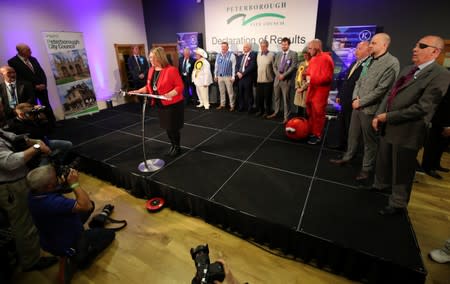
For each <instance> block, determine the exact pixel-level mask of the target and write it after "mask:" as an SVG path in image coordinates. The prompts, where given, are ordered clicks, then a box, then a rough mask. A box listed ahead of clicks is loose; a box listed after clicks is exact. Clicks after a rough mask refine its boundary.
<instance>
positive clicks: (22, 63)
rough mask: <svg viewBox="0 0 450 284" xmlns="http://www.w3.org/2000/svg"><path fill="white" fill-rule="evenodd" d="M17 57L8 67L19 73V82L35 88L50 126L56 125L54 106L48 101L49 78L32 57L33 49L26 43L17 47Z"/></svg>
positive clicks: (9, 62) (9, 61)
mask: <svg viewBox="0 0 450 284" xmlns="http://www.w3.org/2000/svg"><path fill="white" fill-rule="evenodd" d="M16 49H17V55H16V56H14V57H12V58H11V59H9V60H8V65H9V66H11V67H12V68H14V70H16V73H17V80H19V81H27V82H30V83H31V84H32V85H33V87H34V95H35V96H36V99H37V100H39V103H38V104H40V105H43V106H45V108H46V109H45V115H46V116H47V119H48V120H49V122H50V124H52V125H55V124H56V118H55V115H54V114H53V110H52V106H51V105H50V101H49V99H48V91H47V76H46V75H45V72H44V70H43V69H42V67H41V65H40V64H39V62H38V61H37V59H36V58H34V57H33V56H31V49H30V47H29V46H28V45H26V44H24V43H19V44H18V45H17V46H16Z"/></svg>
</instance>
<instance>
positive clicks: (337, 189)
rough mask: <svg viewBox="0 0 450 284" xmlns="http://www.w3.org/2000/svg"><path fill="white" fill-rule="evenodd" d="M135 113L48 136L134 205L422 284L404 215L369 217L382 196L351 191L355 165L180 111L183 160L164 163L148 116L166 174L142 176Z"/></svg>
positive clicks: (264, 124) (364, 274) (259, 126)
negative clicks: (156, 200) (65, 143)
mask: <svg viewBox="0 0 450 284" xmlns="http://www.w3.org/2000/svg"><path fill="white" fill-rule="evenodd" d="M140 109H141V105H139V104H125V105H120V106H117V107H115V108H112V109H107V110H103V111H101V112H99V113H97V114H94V115H92V116H85V117H80V118H78V119H70V120H65V121H63V122H62V123H63V124H64V127H61V128H58V129H56V131H55V133H54V134H53V136H54V137H55V138H60V139H67V140H71V141H72V142H73V144H74V149H73V153H74V154H75V155H77V156H79V157H81V161H82V162H81V170H82V171H84V172H86V173H88V174H91V175H94V176H96V177H98V178H100V179H103V180H107V181H109V182H111V183H112V184H114V185H117V186H119V187H123V188H125V189H126V190H127V191H128V192H129V193H130V194H132V195H134V196H136V197H139V198H143V199H146V198H149V197H155V196H160V197H163V198H164V199H165V200H166V203H167V206H168V207H169V208H171V209H173V210H176V211H178V212H181V213H187V214H189V215H192V216H198V217H200V218H202V219H203V220H205V221H206V222H208V223H212V224H215V225H218V226H220V227H221V228H222V229H224V230H228V231H231V232H235V233H237V234H238V235H239V236H241V237H242V238H244V239H247V238H249V239H252V240H254V241H256V242H258V243H260V244H264V245H267V246H268V247H270V248H274V249H279V250H280V251H282V252H284V253H285V254H288V255H291V256H293V257H295V258H296V259H298V260H300V261H302V262H305V263H310V264H313V265H314V266H317V267H319V268H322V269H324V270H326V271H329V272H332V273H335V274H339V275H343V276H345V277H347V278H349V279H353V280H357V281H363V282H369V283H391V282H398V283H425V277H426V274H427V272H426V270H425V267H424V264H423V261H422V256H421V251H420V249H419V246H418V243H417V240H416V236H415V232H414V229H413V227H412V225H411V221H410V219H409V217H408V215H407V214H402V215H396V216H392V217H385V216H381V215H379V214H378V213H377V212H378V210H379V209H380V208H382V207H383V206H385V205H386V204H387V196H386V195H384V194H380V193H373V192H369V191H367V190H363V189H359V188H358V183H357V182H356V181H355V180H354V176H356V174H357V173H358V171H359V167H358V165H359V161H355V163H353V164H351V165H348V166H345V167H337V166H334V165H331V164H330V163H329V162H328V160H329V159H330V158H335V157H336V156H338V155H339V154H340V152H339V151H336V150H333V149H328V148H327V147H325V145H323V144H322V145H314V146H312V145H308V144H306V142H305V141H298V142H296V141H290V140H288V139H287V137H286V136H285V135H284V126H283V125H282V124H280V122H279V121H272V120H266V119H261V118H256V117H254V115H248V114H247V113H236V112H234V113H230V112H227V111H215V110H210V111H205V110H198V109H195V108H189V107H187V108H186V109H185V125H184V128H183V129H182V131H181V145H182V153H181V155H179V156H178V157H174V158H173V157H166V156H164V154H165V153H166V152H167V150H168V148H169V146H170V143H169V142H168V138H167V136H166V133H165V131H164V130H163V129H160V128H159V121H158V118H157V113H156V110H155V109H150V110H148V111H147V114H146V119H145V133H146V137H145V143H146V149H147V153H146V154H147V157H148V158H160V159H163V160H164V161H165V166H164V167H163V168H162V169H161V170H159V171H156V172H153V173H142V172H140V171H139V170H138V164H139V163H140V162H142V160H143V153H142V143H141V113H140ZM327 129H328V127H327V128H326V130H327ZM325 135H326V133H325ZM323 140H326V139H323ZM143 203H144V200H143ZM143 210H144V209H143Z"/></svg>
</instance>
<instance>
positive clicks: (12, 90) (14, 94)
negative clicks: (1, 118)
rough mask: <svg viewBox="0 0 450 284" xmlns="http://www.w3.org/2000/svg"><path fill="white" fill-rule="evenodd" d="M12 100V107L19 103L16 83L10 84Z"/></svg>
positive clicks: (10, 104) (10, 103)
mask: <svg viewBox="0 0 450 284" xmlns="http://www.w3.org/2000/svg"><path fill="white" fill-rule="evenodd" d="M9 89H10V95H11V100H10V101H9V106H10V107H11V108H15V107H16V105H17V96H16V85H14V84H9Z"/></svg>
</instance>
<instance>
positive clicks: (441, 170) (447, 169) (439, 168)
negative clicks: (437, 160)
mask: <svg viewBox="0 0 450 284" xmlns="http://www.w3.org/2000/svg"><path fill="white" fill-rule="evenodd" d="M436 171H440V172H443V173H448V172H450V169H449V168H444V167H441V166H439V167H437V169H436Z"/></svg>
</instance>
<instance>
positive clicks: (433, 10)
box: [142, 0, 450, 66]
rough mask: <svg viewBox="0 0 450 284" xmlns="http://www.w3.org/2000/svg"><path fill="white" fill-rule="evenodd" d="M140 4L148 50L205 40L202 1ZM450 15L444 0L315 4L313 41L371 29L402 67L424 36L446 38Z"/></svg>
mask: <svg viewBox="0 0 450 284" xmlns="http://www.w3.org/2000/svg"><path fill="white" fill-rule="evenodd" d="M224 1H226V0H224ZM142 2H143V8H144V18H145V25H146V31H147V39H148V44H149V46H150V47H151V44H152V43H175V42H176V33H177V32H201V33H202V34H203V39H204V38H205V36H204V33H205V17H204V10H203V1H201V3H197V1H196V0H164V1H150V0H143V1H142ZM449 11H450V1H448V0H319V12H318V17H317V28H316V37H317V38H320V39H322V40H323V41H324V43H325V45H326V46H327V47H328V45H329V44H330V43H331V38H332V30H333V27H334V26H344V25H366V24H374V25H377V26H379V27H380V28H381V31H384V32H387V33H388V34H390V35H391V37H392V45H391V50H390V51H391V53H392V54H393V55H395V56H397V57H398V59H399V60H400V63H401V64H402V66H404V65H405V64H409V62H410V57H411V49H412V47H413V46H414V44H415V42H416V41H417V40H418V39H419V38H420V37H421V36H422V35H426V34H437V35H440V36H442V37H444V39H450V20H449V19H450V12H449Z"/></svg>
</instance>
